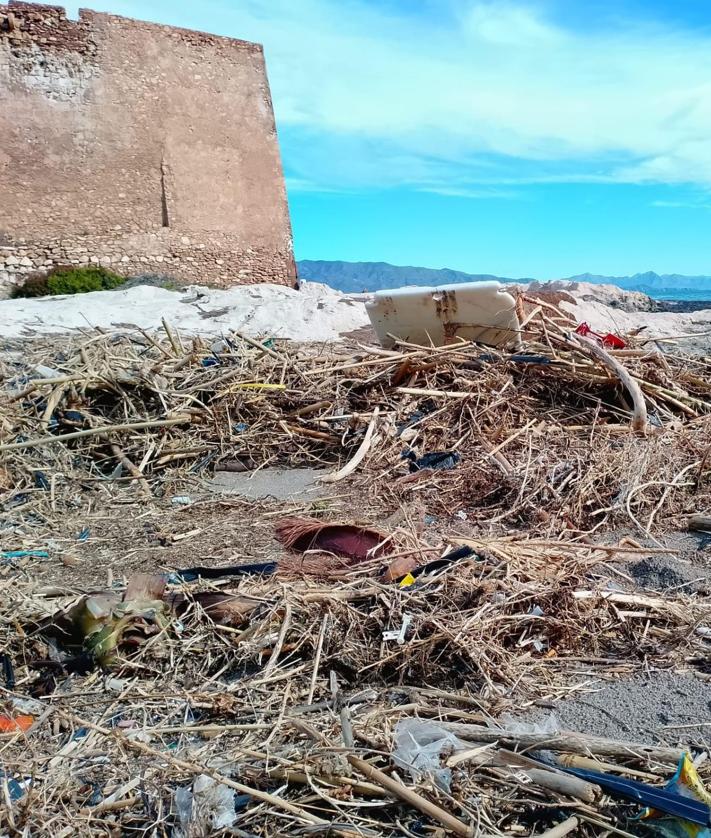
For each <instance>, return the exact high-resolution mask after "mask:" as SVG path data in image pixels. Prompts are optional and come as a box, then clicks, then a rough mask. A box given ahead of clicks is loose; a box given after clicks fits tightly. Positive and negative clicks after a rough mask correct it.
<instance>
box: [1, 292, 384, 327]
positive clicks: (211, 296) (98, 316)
mask: <svg viewBox="0 0 711 838" xmlns="http://www.w3.org/2000/svg"><path fill="white" fill-rule="evenodd" d="M161 318H165V320H166V321H167V322H168V323H169V324H170V325H171V326H174V327H175V328H177V329H179V330H180V331H181V332H184V333H186V334H205V335H221V334H223V333H227V332H228V331H229V330H230V329H237V330H238V331H241V332H244V333H245V334H248V335H250V336H251V337H279V338H291V339H292V340H299V341H306V340H313V341H321V340H334V339H337V338H338V337H339V335H341V334H343V333H345V332H350V331H352V330H353V329H357V328H360V327H361V326H365V325H367V324H368V323H369V322H370V321H369V320H368V315H367V314H366V311H365V307H364V305H363V303H362V302H359V301H356V300H353V299H350V298H349V297H348V296H347V295H345V294H342V293H340V292H339V291H334V290H333V289H332V288H328V287H327V286H325V285H319V284H317V283H304V284H303V285H302V287H301V290H300V291H295V290H294V289H292V288H287V287H285V286H283V285H267V284H260V285H241V286H237V287H235V288H229V289H225V290H218V289H214V288H203V287H199V286H191V287H190V288H188V289H187V290H186V291H183V292H181V291H169V290H167V289H165V288H155V287H152V286H147V285H140V286H137V287H134V288H127V289H124V290H121V289H117V290H115V291H94V292H92V293H90V294H81V295H72V296H60V297H40V298H37V299H17V300H3V301H0V335H1V336H3V337H21V336H30V335H32V334H51V333H56V332H67V331H72V330H74V329H91V328H93V327H95V326H99V327H101V328H103V329H107V330H115V329H121V328H126V327H130V326H134V327H135V326H138V327H140V328H143V329H156V328H159V327H160V325H161Z"/></svg>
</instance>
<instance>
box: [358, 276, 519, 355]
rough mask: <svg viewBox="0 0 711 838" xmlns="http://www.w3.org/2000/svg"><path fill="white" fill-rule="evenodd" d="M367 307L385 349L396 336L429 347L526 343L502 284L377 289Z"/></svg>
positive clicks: (514, 306) (512, 303) (516, 345)
mask: <svg viewBox="0 0 711 838" xmlns="http://www.w3.org/2000/svg"><path fill="white" fill-rule="evenodd" d="M365 308H366V311H367V312H368V316H369V317H370V322H371V323H372V324H373V328H374V329H375V332H376V334H377V336H378V340H379V341H380V343H381V344H382V345H383V346H384V347H386V348H391V347H392V346H394V345H395V343H396V340H395V338H399V339H400V340H402V341H406V342H408V343H416V344H420V345H424V346H430V345H434V346H446V345H447V344H451V343H454V342H455V341H457V340H459V339H464V340H473V341H476V342H477V343H483V344H486V345H487V346H510V347H512V348H513V347H518V346H519V345H520V343H521V338H520V334H519V329H520V324H519V320H518V316H517V314H516V301H515V300H514V298H513V296H512V295H511V294H509V293H508V291H506V290H505V289H504V287H503V286H502V285H501V283H499V282H466V283H462V284H461V285H440V286H438V287H436V288H417V287H408V288H395V289H391V290H383V291H376V292H375V294H374V295H373V299H372V301H371V302H368V303H366V306H365Z"/></svg>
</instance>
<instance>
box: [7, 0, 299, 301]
mask: <svg viewBox="0 0 711 838" xmlns="http://www.w3.org/2000/svg"><path fill="white" fill-rule="evenodd" d="M0 137H1V138H2V142H1V143H0V286H2V285H3V284H4V285H5V286H7V285H8V284H9V283H12V282H16V281H17V280H18V277H21V276H22V275H24V274H26V273H30V272H32V271H34V270H36V269H38V268H40V269H47V268H49V267H51V266H52V265H58V264H62V265H64V264H84V263H88V262H98V263H102V264H106V265H110V266H111V267H112V268H113V269H114V270H117V272H119V273H126V274H129V273H136V272H140V273H147V272H153V273H158V272H162V273H169V274H172V275H174V276H176V277H178V278H180V279H184V280H186V281H196V282H204V283H210V284H215V285H230V284H235V283H241V282H263V281H268V282H281V283H287V284H294V283H295V281H296V272H295V265H294V258H293V248H292V242H291V228H290V223H289V215H288V206H287V200H286V192H285V187H284V178H283V173H282V168H281V161H280V157H279V148H278V143H277V138H276V130H275V125H274V116H273V111H272V104H271V98H270V94H269V87H268V83H267V77H266V70H265V66H264V56H263V52H262V49H261V47H260V46H259V45H257V44H251V43H248V42H246V41H237V40H233V39H230V38H221V37H217V36H213V35H206V34H203V33H198V32H190V31H187V30H180V29H174V28H172V27H167V26H158V25H155V24H149V23H142V22H139V21H134V20H128V19H126V18H120V17H116V16H113V15H106V14H100V13H97V12H91V11H87V10H82V11H81V12H80V17H79V20H78V21H73V20H68V19H67V18H66V16H65V14H64V10H63V9H61V8H59V7H53V6H39V5H32V4H25V3H16V2H11V3H10V4H9V5H0Z"/></svg>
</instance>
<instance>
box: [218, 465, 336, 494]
mask: <svg viewBox="0 0 711 838" xmlns="http://www.w3.org/2000/svg"><path fill="white" fill-rule="evenodd" d="M326 473H327V472H326V471H323V470H321V469H313V468H291V469H286V468H263V469H259V470H257V471H242V472H233V471H218V472H215V476H214V477H213V479H212V481H211V482H210V484H209V489H210V491H212V492H215V493H216V494H222V495H240V496H241V497H244V498H250V499H251V500H261V499H263V498H275V499H276V500H291V501H293V500H297V501H302V500H303V501H312V500H318V499H319V498H325V497H328V496H329V494H330V493H331V489H329V487H328V485H324V484H321V483H319V482H318V480H319V478H320V477H323V476H324V475H325V474H326Z"/></svg>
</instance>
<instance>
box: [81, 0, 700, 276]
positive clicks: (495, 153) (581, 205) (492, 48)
mask: <svg viewBox="0 0 711 838" xmlns="http://www.w3.org/2000/svg"><path fill="white" fill-rule="evenodd" d="M91 5H92V8H95V9H98V10H103V11H113V12H115V13H118V14H125V15H129V16H131V17H138V18H143V19H146V20H153V21H158V22H161V23H170V24H174V25H179V26H186V27H190V28H195V29H202V30H207V31H212V32H216V33H219V34H225V35H231V36H234V37H240V38H245V39H247V40H254V41H259V42H261V43H263V44H264V48H265V53H266V57H267V67H268V72H269V78H270V84H271V88H272V96H273V100H274V107H275V112H276V117H277V124H278V128H279V137H280V142H281V149H282V157H283V161H284V168H285V172H286V176H287V186H288V190H289V199H290V207H291V214H292V223H293V227H294V239H295V248H296V254H297V258H300V259H345V260H362V261H379V260H383V261H388V262H393V263H395V264H410V265H424V266H429V267H451V268H457V269H460V270H466V271H471V272H475V273H493V274H498V275H502V276H534V277H537V278H554V277H557V276H568V275H571V274H575V273H581V272H584V271H590V272H592V273H604V274H612V275H620V274H628V273H634V272H636V271H645V270H655V271H657V272H659V273H686V274H711V247H710V246H709V243H710V242H711V0H614V2H613V0H510V2H509V0H419V2H417V0H380V1H379V2H376V0H372V2H371V0H204V2H201V3H199V4H196V3H190V4H187V3H185V4H182V3H175V2H169V1H168V0H149V2H139V0H95V2H93V3H92V4H91ZM70 11H72V10H71V9H70Z"/></svg>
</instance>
